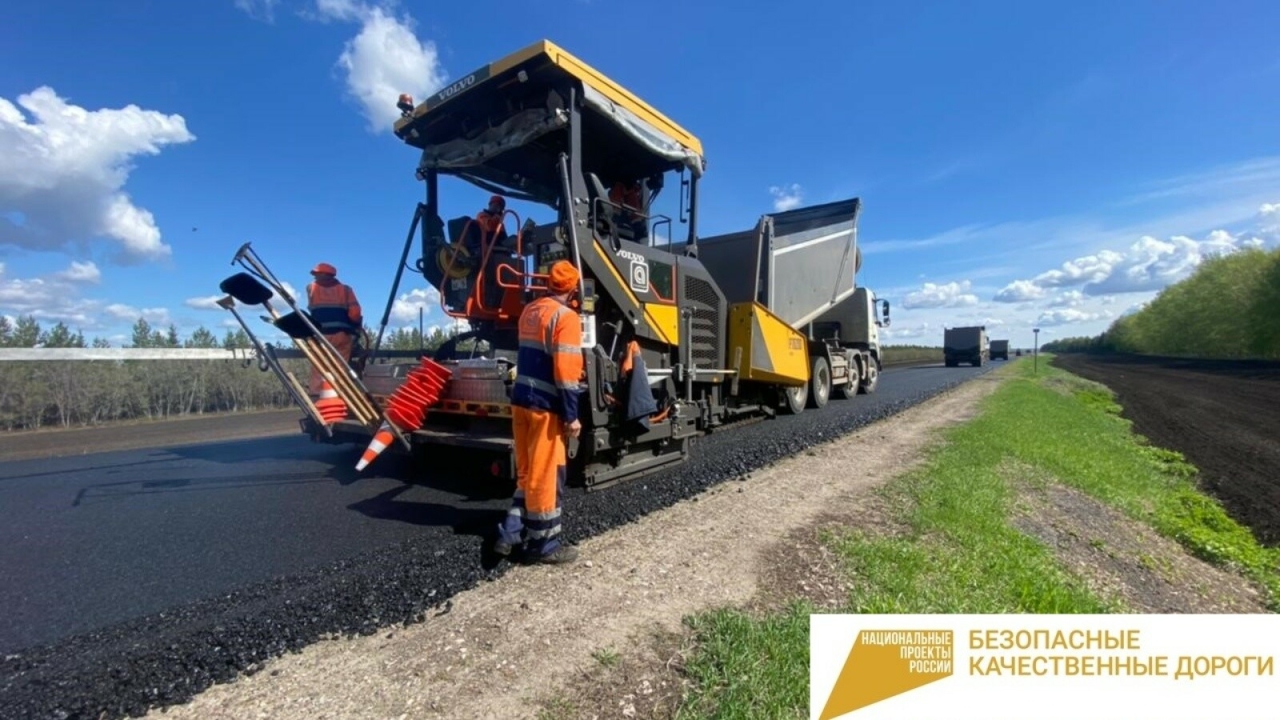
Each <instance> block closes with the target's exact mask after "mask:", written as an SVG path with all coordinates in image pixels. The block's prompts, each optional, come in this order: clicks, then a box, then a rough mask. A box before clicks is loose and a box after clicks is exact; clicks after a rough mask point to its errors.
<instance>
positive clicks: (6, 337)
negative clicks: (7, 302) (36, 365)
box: [0, 315, 13, 347]
mask: <svg viewBox="0 0 1280 720" xmlns="http://www.w3.org/2000/svg"><path fill="white" fill-rule="evenodd" d="M12 342H13V325H12V324H11V323H10V322H9V318H7V317H5V316H4V315H0V347H9V344H10V343H12Z"/></svg>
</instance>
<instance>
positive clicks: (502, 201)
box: [489, 195, 507, 208]
mask: <svg viewBox="0 0 1280 720" xmlns="http://www.w3.org/2000/svg"><path fill="white" fill-rule="evenodd" d="M489 205H490V207H492V206H493V205H497V206H498V207H500V208H505V207H506V206H507V200H506V198H504V197H502V196H501V195H494V196H492V197H490V198H489Z"/></svg>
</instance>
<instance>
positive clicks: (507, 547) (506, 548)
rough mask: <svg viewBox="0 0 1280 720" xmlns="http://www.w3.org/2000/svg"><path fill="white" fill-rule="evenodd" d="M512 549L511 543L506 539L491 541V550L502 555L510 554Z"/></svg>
mask: <svg viewBox="0 0 1280 720" xmlns="http://www.w3.org/2000/svg"><path fill="white" fill-rule="evenodd" d="M513 549H514V548H512V547H511V543H509V542H507V541H506V540H495V541H494V543H493V551H494V552H495V553H497V554H499V555H501V556H502V557H506V556H508V555H510V554H511V551H512V550H513Z"/></svg>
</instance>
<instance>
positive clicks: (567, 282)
mask: <svg viewBox="0 0 1280 720" xmlns="http://www.w3.org/2000/svg"><path fill="white" fill-rule="evenodd" d="M578 280H579V275H578V270H577V268H575V267H574V266H573V265H572V264H571V263H569V262H567V261H564V260H561V261H559V262H557V263H555V264H554V265H552V266H551V271H550V277H549V279H548V281H547V289H548V290H549V291H550V292H549V294H548V295H546V296H543V297H541V298H539V299H537V300H535V301H533V302H531V303H529V304H528V305H527V306H526V307H525V309H524V311H523V312H522V313H521V314H520V330H519V337H520V351H519V354H518V355H517V359H516V380H515V387H514V388H513V390H512V392H511V405H512V408H511V412H512V416H513V417H512V420H513V422H512V424H513V426H514V431H515V432H514V434H515V437H514V440H515V454H516V493H515V498H514V499H513V500H512V503H511V509H510V510H509V511H508V512H507V517H506V519H505V520H504V521H503V522H502V524H501V525H500V526H499V528H498V539H497V542H496V543H495V545H494V549H495V550H496V551H497V552H498V553H499V554H501V555H507V554H510V553H511V551H512V550H513V549H514V548H515V547H517V546H522V545H523V546H524V550H525V552H526V553H527V556H528V557H529V558H530V559H533V560H535V561H537V562H545V563H568V562H573V561H574V560H575V559H576V558H577V556H578V551H577V550H576V549H575V548H573V547H570V546H568V545H565V544H563V543H561V542H560V511H561V501H562V496H563V493H564V481H565V464H566V462H567V459H566V455H567V453H566V437H574V438H576V437H578V434H579V433H580V432H581V430H582V424H581V423H580V422H579V420H578V394H579V392H580V389H579V388H580V380H581V378H582V368H583V358H582V319H581V318H580V317H579V316H578V313H577V312H576V311H574V310H573V308H571V307H570V306H569V302H570V299H571V298H572V297H573V295H574V294H575V293H576V292H577V291H578ZM522 536H523V537H522Z"/></svg>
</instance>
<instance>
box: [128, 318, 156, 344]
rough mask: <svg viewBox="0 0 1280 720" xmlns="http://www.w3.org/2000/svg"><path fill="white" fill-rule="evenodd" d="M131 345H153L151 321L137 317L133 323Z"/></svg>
mask: <svg viewBox="0 0 1280 720" xmlns="http://www.w3.org/2000/svg"><path fill="white" fill-rule="evenodd" d="M131 347H136V348H145V347H153V346H152V334H151V323H149V322H147V320H146V318H138V322H136V323H134V324H133V343H132V345H131Z"/></svg>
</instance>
